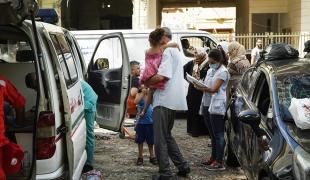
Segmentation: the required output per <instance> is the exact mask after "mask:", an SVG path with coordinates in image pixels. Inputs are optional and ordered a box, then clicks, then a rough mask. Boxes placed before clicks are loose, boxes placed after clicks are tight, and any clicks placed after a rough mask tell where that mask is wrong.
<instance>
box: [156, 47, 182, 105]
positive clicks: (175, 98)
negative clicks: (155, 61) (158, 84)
mask: <svg viewBox="0 0 310 180" xmlns="http://www.w3.org/2000/svg"><path fill="white" fill-rule="evenodd" d="M182 62H183V61H182V56H181V53H180V51H179V50H178V49H177V48H167V49H165V51H164V53H163V58H162V62H161V64H160V66H159V68H158V73H157V74H158V75H161V76H164V77H166V78H167V80H168V81H167V83H166V85H165V89H156V91H155V92H154V96H153V107H154V108H155V107H157V106H162V107H166V108H168V109H171V110H179V111H182V110H187V103H186V92H185V88H184V80H183V76H182V75H183V74H184V70H183V64H182Z"/></svg>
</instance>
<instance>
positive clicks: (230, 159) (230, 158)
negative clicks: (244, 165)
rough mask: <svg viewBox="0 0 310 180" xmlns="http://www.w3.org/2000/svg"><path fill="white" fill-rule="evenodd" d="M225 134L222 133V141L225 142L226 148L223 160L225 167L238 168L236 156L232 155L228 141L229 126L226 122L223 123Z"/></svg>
mask: <svg viewBox="0 0 310 180" xmlns="http://www.w3.org/2000/svg"><path fill="white" fill-rule="evenodd" d="M225 132H226V133H224V139H225V142H226V146H225V149H224V158H225V159H224V160H225V162H226V165H227V166H230V167H239V166H240V164H239V162H238V159H237V157H236V155H235V154H234V152H233V150H232V148H231V144H230V141H229V138H228V137H229V134H230V126H229V123H228V120H226V121H225Z"/></svg>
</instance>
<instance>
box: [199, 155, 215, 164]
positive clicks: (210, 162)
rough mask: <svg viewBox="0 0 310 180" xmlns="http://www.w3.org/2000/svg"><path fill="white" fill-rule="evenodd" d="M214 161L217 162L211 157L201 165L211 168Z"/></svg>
mask: <svg viewBox="0 0 310 180" xmlns="http://www.w3.org/2000/svg"><path fill="white" fill-rule="evenodd" d="M214 161H215V160H214V159H213V158H212V157H210V158H209V160H207V161H203V162H202V163H201V164H203V165H205V166H210V165H211V164H213V162H214Z"/></svg>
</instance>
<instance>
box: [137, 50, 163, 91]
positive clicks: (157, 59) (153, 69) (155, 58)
mask: <svg viewBox="0 0 310 180" xmlns="http://www.w3.org/2000/svg"><path fill="white" fill-rule="evenodd" d="M161 60H162V53H161V52H160V53H155V54H150V53H148V52H146V53H145V68H144V71H143V73H142V76H141V78H140V81H141V84H144V82H145V81H147V80H148V79H150V78H151V77H152V76H154V75H156V74H157V72H158V68H159V66H160V64H161ZM165 84H166V80H164V81H162V82H159V83H157V84H153V85H151V86H150V88H152V89H164V87H165Z"/></svg>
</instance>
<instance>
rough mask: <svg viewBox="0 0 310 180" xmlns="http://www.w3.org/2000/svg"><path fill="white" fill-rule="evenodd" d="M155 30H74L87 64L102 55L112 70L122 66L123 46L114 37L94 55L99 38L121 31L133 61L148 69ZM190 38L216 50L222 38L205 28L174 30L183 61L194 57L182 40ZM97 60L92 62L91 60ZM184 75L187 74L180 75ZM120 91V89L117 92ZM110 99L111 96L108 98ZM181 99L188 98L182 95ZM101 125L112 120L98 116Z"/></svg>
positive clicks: (130, 58)
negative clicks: (151, 33) (151, 37)
mask: <svg viewBox="0 0 310 180" xmlns="http://www.w3.org/2000/svg"><path fill="white" fill-rule="evenodd" d="M151 31H152V30H93V31H72V33H73V34H74V36H75V37H76V39H77V42H78V43H79V45H80V47H81V52H82V54H83V55H84V59H85V61H86V64H90V67H91V66H92V65H93V64H94V63H95V62H96V60H97V59H98V58H105V59H107V60H108V63H109V69H118V68H120V67H121V65H122V61H120V55H121V53H120V52H121V50H122V51H125V50H124V49H121V47H120V45H119V44H118V43H117V42H115V41H114V40H111V41H106V42H105V43H102V45H101V46H99V47H98V48H99V49H97V50H98V52H100V56H95V57H92V54H93V52H94V50H95V46H96V43H97V42H98V39H99V38H100V37H101V36H102V35H105V34H108V33H116V32H121V33H122V34H123V37H124V39H125V44H124V45H123V46H124V47H127V51H128V55H129V60H130V61H138V62H140V64H141V69H142V70H143V68H144V57H145V50H146V49H148V48H149V42H148V38H149V34H150V32H151ZM184 40H187V41H188V42H189V45H190V46H192V47H194V48H197V49H198V48H204V49H206V50H207V49H213V48H216V46H217V44H218V41H217V39H216V38H215V37H214V36H212V35H211V34H209V33H207V32H204V31H194V30H184V31H172V41H173V42H177V43H178V44H179V47H180V48H181V49H182V50H181V51H182V56H183V64H186V63H187V62H188V61H190V60H192V59H193V57H192V56H189V55H188V54H187V53H186V52H185V48H184V46H183V45H184V44H182V41H184ZM91 61H93V62H92V63H90V62H91ZM180 76H183V74H180ZM183 87H184V88H185V91H186V92H187V89H188V83H187V81H185V80H184V83H183ZM115 93H116V92H115ZM106 98H107V99H109V98H110V96H108V97H106ZM180 98H186V97H185V96H184V97H180ZM97 122H98V124H99V125H100V126H101V127H104V128H109V127H107V126H106V124H107V123H109V122H111V121H109V120H105V121H103V120H102V118H98V119H97Z"/></svg>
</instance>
